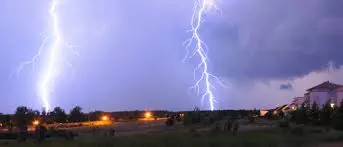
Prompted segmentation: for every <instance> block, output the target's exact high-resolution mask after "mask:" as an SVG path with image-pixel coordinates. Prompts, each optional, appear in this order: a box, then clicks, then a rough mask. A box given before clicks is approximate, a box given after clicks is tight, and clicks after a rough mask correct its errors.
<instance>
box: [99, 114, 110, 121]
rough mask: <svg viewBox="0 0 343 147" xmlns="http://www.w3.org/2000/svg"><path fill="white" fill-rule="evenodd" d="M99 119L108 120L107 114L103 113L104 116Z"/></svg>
mask: <svg viewBox="0 0 343 147" xmlns="http://www.w3.org/2000/svg"><path fill="white" fill-rule="evenodd" d="M101 120H102V121H108V120H109V118H108V116H106V115H104V116H102V117H101Z"/></svg>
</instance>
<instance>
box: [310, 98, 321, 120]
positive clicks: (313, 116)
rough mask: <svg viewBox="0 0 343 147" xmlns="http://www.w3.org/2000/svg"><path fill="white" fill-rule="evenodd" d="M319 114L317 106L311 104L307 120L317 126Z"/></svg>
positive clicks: (314, 103)
mask: <svg viewBox="0 0 343 147" xmlns="http://www.w3.org/2000/svg"><path fill="white" fill-rule="evenodd" d="M319 113H320V110H319V107H318V104H317V103H316V102H313V104H312V107H311V110H310V114H309V120H310V121H311V122H312V123H313V124H318V120H319Z"/></svg>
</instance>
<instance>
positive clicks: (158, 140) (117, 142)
mask: <svg viewBox="0 0 343 147" xmlns="http://www.w3.org/2000/svg"><path fill="white" fill-rule="evenodd" d="M342 141H343V134H342V133H341V132H335V131H330V132H324V131H322V130H320V131H318V129H316V130H315V131H313V130H311V129H307V130H306V131H305V133H304V134H303V135H299V134H293V133H291V132H283V131H281V130H280V129H277V128H270V129H264V130H251V131H242V132H240V133H239V134H238V135H237V136H232V135H231V134H228V133H212V132H211V131H209V130H204V131H197V132H191V131H189V128H184V129H167V130H165V129H159V130H151V131H147V132H145V133H138V134H132V135H122V136H115V137H105V136H102V135H100V134H99V135H94V136H87V135H84V134H80V136H79V137H78V138H76V140H74V141H66V140H63V139H57V140H47V141H45V142H43V143H41V144H39V145H38V144H36V143H34V142H32V141H28V142H26V143H22V144H19V143H18V142H7V143H2V144H0V147H5V146H6V147H14V146H22V147H36V146H42V147H300V146H308V147H311V146H314V147H342V146H343V144H342Z"/></svg>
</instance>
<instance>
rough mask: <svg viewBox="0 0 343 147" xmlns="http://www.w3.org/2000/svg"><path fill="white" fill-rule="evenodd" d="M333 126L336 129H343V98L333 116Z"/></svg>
mask: <svg viewBox="0 0 343 147" xmlns="http://www.w3.org/2000/svg"><path fill="white" fill-rule="evenodd" d="M332 127H333V128H334V129H336V130H343V100H342V101H341V103H340V106H339V107H338V108H337V109H336V110H335V112H334V114H333V116H332Z"/></svg>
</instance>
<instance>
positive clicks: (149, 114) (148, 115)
mask: <svg viewBox="0 0 343 147" xmlns="http://www.w3.org/2000/svg"><path fill="white" fill-rule="evenodd" d="M144 116H145V118H150V117H152V114H151V112H145V114H144Z"/></svg>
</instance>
